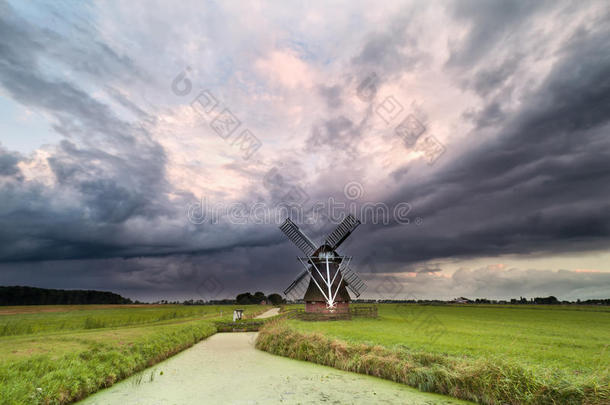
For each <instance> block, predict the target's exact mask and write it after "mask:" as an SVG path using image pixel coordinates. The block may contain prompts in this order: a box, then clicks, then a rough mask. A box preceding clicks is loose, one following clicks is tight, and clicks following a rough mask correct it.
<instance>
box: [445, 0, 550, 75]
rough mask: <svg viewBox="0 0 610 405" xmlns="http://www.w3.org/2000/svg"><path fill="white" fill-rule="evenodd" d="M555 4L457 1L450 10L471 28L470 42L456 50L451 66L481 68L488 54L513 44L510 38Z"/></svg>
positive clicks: (520, 0) (530, 0) (525, 0)
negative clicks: (481, 61) (510, 43)
mask: <svg viewBox="0 0 610 405" xmlns="http://www.w3.org/2000/svg"><path fill="white" fill-rule="evenodd" d="M549 4H551V5H552V2H547V1H537V0H516V1H481V0H464V1H455V2H453V3H452V4H451V5H450V6H449V8H450V9H451V11H452V12H453V15H454V16H455V18H456V19H457V20H458V21H462V22H465V23H466V24H469V25H470V30H469V32H468V34H467V36H466V39H465V40H464V41H462V42H460V43H459V44H456V45H455V46H454V49H453V51H452V53H451V57H450V59H449V61H448V63H449V65H455V66H465V65H467V66H470V65H473V64H477V63H478V61H479V59H480V58H482V57H483V56H485V55H486V54H489V53H493V52H494V51H499V50H501V49H502V47H503V46H505V45H507V42H508V41H509V40H511V38H510V35H511V34H512V35H514V34H515V33H517V32H519V30H521V27H523V26H527V24H528V22H529V21H530V19H531V18H532V17H534V16H535V15H536V14H537V13H538V12H540V11H543V10H544V11H545V12H548V11H549V7H548V5H549Z"/></svg>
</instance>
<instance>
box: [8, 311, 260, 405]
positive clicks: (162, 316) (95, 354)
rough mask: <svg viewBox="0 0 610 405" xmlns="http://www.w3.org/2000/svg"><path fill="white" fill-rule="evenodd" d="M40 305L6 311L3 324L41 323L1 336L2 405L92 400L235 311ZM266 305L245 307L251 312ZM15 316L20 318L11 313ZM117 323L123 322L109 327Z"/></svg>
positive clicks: (207, 331)
mask: <svg viewBox="0 0 610 405" xmlns="http://www.w3.org/2000/svg"><path fill="white" fill-rule="evenodd" d="M39 308H40V312H37V313H33V314H22V313H18V314H14V313H12V314H11V315H0V324H2V322H4V325H6V324H15V325H16V328H18V329H19V330H22V331H23V330H24V329H23V328H22V325H20V322H18V321H17V322H16V320H15V317H21V319H22V321H23V322H24V323H25V324H26V325H34V326H36V325H37V323H36V322H34V321H33V319H36V320H39V321H40V326H39V327H36V328H33V329H34V330H38V332H36V333H31V332H30V333H21V334H20V335H15V334H13V335H8V336H4V337H1V338H0V404H2V405H4V404H20V405H21V404H67V403H71V402H74V401H76V400H79V399H81V398H84V397H85V396H87V395H89V394H91V393H93V392H95V391H97V390H99V389H101V388H104V387H108V386H110V385H112V384H113V383H115V382H116V381H119V380H121V379H123V378H126V377H128V376H130V375H132V374H135V373H137V372H138V371H140V370H143V369H144V368H146V367H149V366H151V365H153V364H156V363H158V362H160V361H162V360H164V359H166V358H167V357H170V356H172V355H173V354H175V353H178V352H180V351H182V350H184V349H186V348H188V347H190V346H192V345H193V344H195V343H196V342H198V341H200V340H201V339H204V338H206V337H208V336H210V335H212V334H214V333H215V332H216V327H215V325H214V322H215V321H218V320H220V319H224V320H229V319H230V317H231V311H232V307H230V306H222V307H213V306H209V307H208V306H206V307H196V308H193V307H181V306H167V307H166V308H163V307H152V308H140V307H122V308H117V307H113V308H99V309H95V310H90V309H88V308H87V307H86V306H85V307H81V306H79V307H78V308H71V309H70V310H68V311H63V310H61V311H59V312H58V311H56V310H52V311H50V310H49V309H50V308H48V307H47V308H45V307H39ZM241 308H244V307H241ZM55 309H57V308H55ZM142 309H145V310H146V309H150V311H144V312H142ZM266 309H268V307H263V306H255V305H253V306H246V307H245V310H246V315H248V316H252V315H254V314H257V313H260V312H262V311H264V310H266ZM28 311H31V308H29V309H28ZM220 311H222V316H221V315H220ZM12 312H14V311H12ZM174 314H176V315H175V316H174ZM58 315H61V316H60V317H59V318H58ZM9 316H10V317H12V318H13V319H11V320H10V321H8V322H7V321H6V320H4V319H3V318H4V317H9ZM87 319H95V320H97V323H96V324H95V326H96V327H95V328H89V327H88V323H87V321H86V320H87ZM15 322H16V323H15ZM130 322H131V323H130ZM109 324H110V325H117V324H118V325H121V326H120V327H117V326H112V327H104V326H103V325H109ZM26 330H30V329H26ZM41 330H42V331H41ZM160 371H162V370H159V372H160ZM149 378H154V376H150V377H149Z"/></svg>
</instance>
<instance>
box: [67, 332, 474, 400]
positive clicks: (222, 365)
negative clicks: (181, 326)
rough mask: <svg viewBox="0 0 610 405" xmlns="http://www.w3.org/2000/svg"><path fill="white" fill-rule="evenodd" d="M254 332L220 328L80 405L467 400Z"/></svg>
mask: <svg viewBox="0 0 610 405" xmlns="http://www.w3.org/2000/svg"><path fill="white" fill-rule="evenodd" d="M255 338H256V332H252V333H218V334H216V335H214V336H211V337H210V338H208V339H206V340H204V341H202V342H200V343H198V344H196V345H195V346H193V347H192V348H190V349H187V350H185V351H183V352H182V353H179V354H177V355H176V356H174V357H172V358H170V359H168V360H166V361H164V362H162V363H159V364H157V365H156V366H154V367H151V368H149V369H147V370H145V371H144V372H142V373H140V374H138V375H135V376H132V377H130V378H128V379H126V380H124V381H122V382H120V383H118V384H116V385H114V386H112V387H110V388H108V389H105V390H102V391H100V392H98V393H97V394H94V395H92V396H90V397H88V398H86V399H85V400H83V401H81V402H79V404H82V405H94V404H95V405H113V404H116V405H182V404H184V405H187V404H188V405H191V404H197V405H199V404H244V405H246V404H276V403H283V404H319V403H330V404H415V405H417V404H427V405H432V404H466V403H467V402H464V401H459V400H455V399H452V398H449V397H445V396H441V395H436V394H428V393H423V392H420V391H417V390H415V389H413V388H410V387H407V386H405V385H402V384H398V383H394V382H391V381H386V380H382V379H379V378H374V377H370V376H365V375H360V374H355V373H349V372H345V371H340V370H336V369H333V368H330V367H325V366H320V365H317V364H312V363H307V362H302V361H297V360H292V359H287V358H284V357H279V356H274V355H271V354H269V353H265V352H262V351H259V350H256V349H255V348H254V339H255Z"/></svg>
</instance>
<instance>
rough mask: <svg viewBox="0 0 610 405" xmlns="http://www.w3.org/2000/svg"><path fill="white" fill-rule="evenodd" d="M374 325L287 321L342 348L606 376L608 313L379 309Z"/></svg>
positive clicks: (581, 309)
mask: <svg viewBox="0 0 610 405" xmlns="http://www.w3.org/2000/svg"><path fill="white" fill-rule="evenodd" d="M378 312H379V318H378V319H353V320H351V321H337V322H301V321H291V322H290V325H291V326H292V327H294V328H295V329H297V330H299V331H302V332H320V333H322V334H324V335H326V336H329V337H332V338H337V339H340V340H344V341H347V342H350V343H364V344H368V345H381V346H384V347H387V348H400V347H404V348H406V349H409V350H422V351H426V352H431V353H447V354H450V355H455V356H459V357H462V356H467V357H473V358H487V357H499V358H504V359H509V360H511V361H515V362H517V363H519V364H523V365H524V366H526V367H527V368H531V369H533V370H534V371H535V372H536V373H538V374H544V373H547V372H549V370H561V371H564V372H565V373H566V374H569V375H571V376H572V377H573V378H579V377H582V376H603V375H605V376H606V377H607V376H608V366H609V365H610V348H609V347H608V344H609V342H610V308H608V307H591V306H589V307H584V306H583V307H576V306H574V307H572V306H570V307H563V306H542V305H535V306H530V305H520V306H492V305H489V306H488V305H477V306H473V305H461V306H454V305H442V306H438V305H415V304H382V305H379V306H378Z"/></svg>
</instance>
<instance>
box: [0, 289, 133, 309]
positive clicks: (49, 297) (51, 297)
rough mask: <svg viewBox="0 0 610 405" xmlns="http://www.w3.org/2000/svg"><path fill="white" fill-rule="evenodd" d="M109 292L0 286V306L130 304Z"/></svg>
mask: <svg viewBox="0 0 610 405" xmlns="http://www.w3.org/2000/svg"><path fill="white" fill-rule="evenodd" d="M132 303H133V302H132V301H131V300H130V299H129V298H124V297H121V296H120V295H119V294H115V293H112V292H109V291H95V290H54V289H49V288H37V287H26V286H9V287H3V286H0V305H86V304H132Z"/></svg>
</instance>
